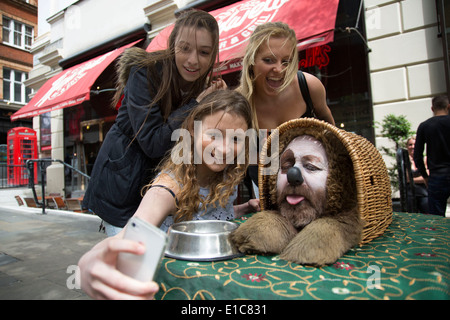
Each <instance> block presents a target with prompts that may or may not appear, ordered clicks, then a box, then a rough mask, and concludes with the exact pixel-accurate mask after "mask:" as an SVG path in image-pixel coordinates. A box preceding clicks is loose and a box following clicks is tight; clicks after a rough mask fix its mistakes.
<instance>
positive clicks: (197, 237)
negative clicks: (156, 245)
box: [165, 220, 242, 261]
mask: <svg viewBox="0 0 450 320" xmlns="http://www.w3.org/2000/svg"><path fill="white" fill-rule="evenodd" d="M237 227H238V225H237V224H236V223H234V222H229V221H220V220H194V221H186V222H179V223H175V224H173V225H172V226H171V227H170V228H169V231H168V234H169V237H168V243H167V247H166V252H165V254H166V257H169V258H175V259H180V260H191V261H217V260H225V259H232V258H234V257H238V256H241V255H242V253H240V252H239V251H237V249H235V248H234V246H233V245H232V244H231V243H230V241H229V240H228V235H229V234H230V233H231V232H232V231H233V230H235V229H236V228H237Z"/></svg>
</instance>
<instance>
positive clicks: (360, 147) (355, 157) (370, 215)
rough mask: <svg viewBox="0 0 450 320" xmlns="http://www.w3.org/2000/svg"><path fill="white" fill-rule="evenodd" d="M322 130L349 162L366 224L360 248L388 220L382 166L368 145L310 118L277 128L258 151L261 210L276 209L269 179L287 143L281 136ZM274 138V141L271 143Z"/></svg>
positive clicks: (386, 182) (386, 180)
mask: <svg viewBox="0 0 450 320" xmlns="http://www.w3.org/2000/svg"><path fill="white" fill-rule="evenodd" d="M326 130H328V131H329V132H331V133H332V135H334V136H335V137H336V138H337V139H339V141H340V142H341V143H342V145H343V146H344V147H345V149H346V150H347V152H348V154H349V156H350V158H351V161H352V162H353V171H354V174H355V182H356V195H357V206H358V209H359V212H360V214H361V217H362V218H363V219H364V221H365V222H366V224H365V226H364V229H363V235H362V240H361V242H360V245H362V244H365V243H368V242H370V241H371V240H373V239H375V238H376V237H378V236H380V235H382V234H383V233H384V231H385V230H386V228H387V227H388V226H389V224H390V223H391V221H392V199H391V187H390V181H389V176H388V173H387V169H386V165H385V163H384V161H383V159H382V157H381V155H380V153H379V152H378V150H377V149H376V148H375V146H374V145H373V144H372V143H371V142H369V141H368V140H366V139H365V138H363V137H361V136H359V135H356V134H354V133H350V132H347V131H344V130H341V129H338V128H336V127H335V126H333V125H331V124H329V123H327V122H324V121H321V120H316V119H310V118H302V119H296V120H291V121H288V122H286V123H284V124H282V125H281V126H279V127H278V128H277V129H276V130H274V131H273V132H272V134H271V135H270V136H269V138H268V139H267V141H266V143H265V144H264V147H263V149H262V152H261V155H260V163H259V174H258V180H259V181H258V183H259V193H260V201H261V209H262V210H265V209H273V208H274V206H275V207H276V205H274V200H273V198H272V196H270V190H271V189H273V188H272V187H271V186H270V183H269V180H270V179H272V181H273V179H275V176H274V175H276V174H277V171H278V166H273V165H271V164H272V161H274V160H276V159H279V154H278V150H280V152H281V151H283V149H284V148H285V146H286V145H287V144H288V143H289V142H290V141H283V136H286V133H287V132H289V136H292V134H294V135H301V134H311V132H319V131H320V132H326ZM305 131H307V132H309V133H305ZM297 132H298V134H297ZM312 135H314V134H312ZM275 137H278V139H277V140H275ZM285 140H286V139H285ZM272 141H278V142H279V146H278V147H275V148H273V146H271V144H272ZM274 144H275V143H274ZM273 150H276V151H273ZM268 151H272V154H269V155H268ZM344 153H345V150H344ZM273 167H276V168H273ZM274 170H275V171H274ZM271 177H272V178H271ZM272 185H273V183H272Z"/></svg>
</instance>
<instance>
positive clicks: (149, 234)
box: [117, 217, 167, 281]
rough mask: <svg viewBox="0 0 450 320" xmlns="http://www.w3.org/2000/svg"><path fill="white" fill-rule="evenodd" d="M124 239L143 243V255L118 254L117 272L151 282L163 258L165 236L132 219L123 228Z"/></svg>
mask: <svg viewBox="0 0 450 320" xmlns="http://www.w3.org/2000/svg"><path fill="white" fill-rule="evenodd" d="M124 238H125V239H129V240H133V241H136V242H141V243H143V244H144V245H145V248H146V250H145V253H144V254H143V255H136V254H132V253H127V252H121V253H119V256H118V258H117V270H119V271H120V272H122V273H124V274H126V275H127V276H129V277H132V278H134V279H136V280H139V281H150V280H153V277H154V275H155V272H156V270H157V268H158V267H159V264H160V262H161V260H162V257H163V256H164V251H165V248H166V243H167V234H166V233H165V232H164V231H162V230H161V229H159V228H157V227H155V226H153V225H151V224H149V223H148V222H146V221H144V220H142V219H139V218H137V217H132V218H131V219H130V220H129V221H128V223H127V225H126V227H125V235H124Z"/></svg>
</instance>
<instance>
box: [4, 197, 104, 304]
mask: <svg viewBox="0 0 450 320" xmlns="http://www.w3.org/2000/svg"><path fill="white" fill-rule="evenodd" d="M99 225H100V219H99V218H98V217H97V216H94V215H89V214H81V213H74V212H70V211H59V210H51V209H46V214H45V215H42V209H36V208H27V207H23V206H22V207H19V206H12V205H5V204H3V203H1V204H0V300H23V299H26V300H74V299H75V300H78V299H90V298H89V297H88V296H87V295H86V294H85V293H84V292H83V291H82V290H80V289H76V288H74V289H71V288H69V287H72V284H73V283H74V282H73V281H72V280H73V278H74V275H75V271H74V270H75V267H74V266H76V264H77V263H78V260H79V259H80V257H81V256H82V255H83V254H84V253H85V252H86V251H88V250H89V249H90V248H92V247H93V246H94V245H95V244H96V243H97V242H99V241H100V240H101V239H104V238H105V237H106V235H105V234H104V233H101V232H98V228H99Z"/></svg>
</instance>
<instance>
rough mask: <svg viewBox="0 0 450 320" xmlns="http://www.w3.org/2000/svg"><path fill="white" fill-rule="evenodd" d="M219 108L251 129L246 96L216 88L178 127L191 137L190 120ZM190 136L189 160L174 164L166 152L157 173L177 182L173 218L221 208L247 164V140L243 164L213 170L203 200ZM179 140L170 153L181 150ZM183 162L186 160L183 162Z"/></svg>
mask: <svg viewBox="0 0 450 320" xmlns="http://www.w3.org/2000/svg"><path fill="white" fill-rule="evenodd" d="M219 111H223V112H224V113H231V114H234V115H237V116H239V117H242V118H243V119H244V120H245V122H246V124H247V127H248V129H250V128H252V112H251V109H250V105H249V104H248V101H247V99H245V97H244V96H242V95H241V94H240V93H238V92H236V91H231V90H218V91H215V92H212V93H210V94H209V95H207V96H206V97H205V98H204V99H203V100H202V101H201V102H200V104H199V105H198V106H197V107H195V108H194V109H193V110H192V112H191V113H190V115H189V116H188V117H187V118H186V120H185V121H184V122H183V125H182V128H183V129H186V130H188V131H189V132H191V136H194V134H193V130H194V121H202V120H203V119H204V118H205V117H206V116H210V115H213V114H214V113H216V112H219ZM194 144H195V141H194V139H191V145H190V151H191V152H190V161H185V162H183V163H181V164H179V163H178V164H176V163H174V162H173V160H172V156H171V155H169V156H167V157H166V158H165V160H164V161H163V162H162V163H161V165H160V167H159V171H160V172H163V173H164V172H167V173H170V174H171V175H172V176H173V178H174V180H175V181H176V182H177V183H179V185H180V192H179V194H178V195H177V200H178V207H177V212H176V213H175V216H174V221H175V222H179V221H186V220H192V218H193V215H194V213H195V212H198V211H199V206H200V203H202V207H201V209H202V210H203V209H205V208H206V206H207V205H215V204H216V203H218V204H219V205H220V206H222V207H225V206H226V203H227V201H228V199H229V197H230V196H231V195H232V194H233V193H234V188H235V186H237V185H238V184H239V182H240V181H241V180H242V179H243V177H244V175H245V172H246V170H247V167H248V164H249V156H248V148H247V147H248V141H247V143H246V147H245V149H244V151H243V152H245V163H244V164H239V163H238V161H236V159H235V161H233V163H232V164H229V165H228V166H227V168H226V169H225V170H224V171H221V172H217V173H215V174H214V176H213V177H212V179H211V181H212V182H211V184H210V186H209V189H210V190H209V195H208V197H207V198H206V199H201V198H200V194H199V191H200V186H199V183H198V180H197V173H196V165H195V163H194ZM182 148H183V141H182V140H179V141H178V142H177V143H176V144H175V146H174V147H173V149H172V153H177V152H181V150H182ZM186 162H187V163H186ZM152 184H153V181H152V182H151V183H150V184H149V185H147V186H145V187H144V190H143V191H144V192H145V191H146V190H148V189H149V188H150V187H151V185H152Z"/></svg>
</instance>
